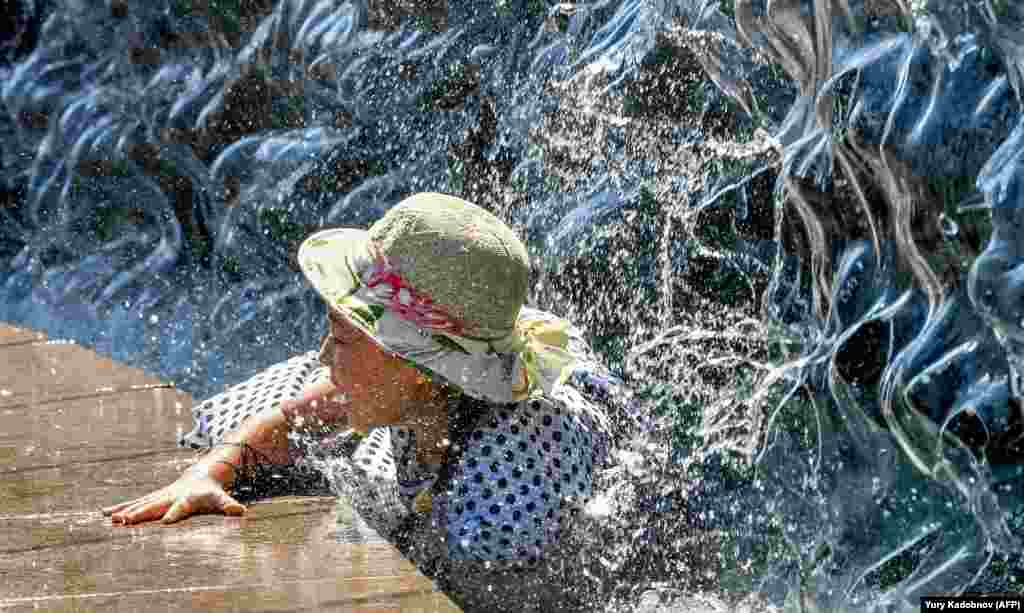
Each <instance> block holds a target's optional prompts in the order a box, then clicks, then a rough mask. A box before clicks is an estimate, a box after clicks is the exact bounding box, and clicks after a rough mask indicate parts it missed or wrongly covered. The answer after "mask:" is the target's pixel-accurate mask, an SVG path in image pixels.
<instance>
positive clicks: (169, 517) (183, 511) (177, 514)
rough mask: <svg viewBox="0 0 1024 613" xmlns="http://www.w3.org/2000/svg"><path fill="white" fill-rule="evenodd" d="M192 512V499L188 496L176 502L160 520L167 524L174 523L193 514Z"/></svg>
mask: <svg viewBox="0 0 1024 613" xmlns="http://www.w3.org/2000/svg"><path fill="white" fill-rule="evenodd" d="M192 513H193V510H192V502H191V500H190V499H188V498H182V499H181V500H179V501H178V502H175V503H174V506H172V507H171V508H170V510H169V511H167V513H166V514H164V517H163V519H161V520H160V521H161V522H163V523H165V524H173V523H174V522H178V521H181V520H183V519H185V518H186V517H188V516H189V515H192Z"/></svg>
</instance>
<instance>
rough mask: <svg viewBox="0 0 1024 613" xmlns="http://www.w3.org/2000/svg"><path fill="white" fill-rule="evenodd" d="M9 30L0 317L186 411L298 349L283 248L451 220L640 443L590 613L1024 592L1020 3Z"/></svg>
mask: <svg viewBox="0 0 1024 613" xmlns="http://www.w3.org/2000/svg"><path fill="white" fill-rule="evenodd" d="M16 6H17V7H18V12H17V14H16V16H15V17H14V18H11V17H8V19H7V23H5V24H4V27H5V28H6V34H5V36H6V38H5V42H4V43H3V47H2V48H0V52H2V53H3V60H2V62H0V87H2V89H0V111H2V112H0V134H2V139H0V143H2V144H0V156H2V158H0V164H2V165H0V187H2V189H3V194H4V195H3V200H0V292H2V296H3V301H2V303H0V320H6V321H10V322H13V323H17V324H20V325H26V326H31V327H33V328H37V329H41V330H45V331H46V332H47V333H48V334H50V335H51V336H62V337H66V338H72V339H75V340H77V341H78V342H81V343H83V344H85V345H87V346H90V347H93V348H96V349H97V350H99V351H100V352H102V353H105V354H107V355H110V356H112V357H114V358H116V359H119V360H123V361H126V362H128V363H130V364H133V365H135V366H139V367H142V368H145V369H147V370H149V371H150V372H153V373H155V374H158V375H160V376H161V377H164V378H165V379H168V380H171V381H174V382H175V383H176V384H177V385H179V386H180V387H182V388H184V389H186V390H188V391H189V392H192V393H193V394H196V395H198V396H203V395H208V394H211V393H214V392H216V391H219V390H220V389H222V388H223V387H224V386H225V385H226V384H230V383H233V382H237V381H239V380H241V379H243V378H245V377H247V376H249V375H251V374H252V373H253V372H255V371H257V370H259V369H261V368H264V367H266V366H267V365H270V364H272V363H275V362H278V361H280V360H282V359H285V358H286V357H288V356H290V355H293V354H295V353H297V352H300V351H306V350H309V348H311V347H313V346H315V344H316V342H317V340H318V339H319V337H320V335H321V333H322V326H323V322H322V310H321V307H320V305H319V303H318V300H317V298H316V296H315V295H314V293H313V292H312V291H311V290H309V289H308V288H307V287H306V285H305V284H304V283H303V281H302V279H301V275H300V274H299V272H298V270H297V267H296V265H295V261H294V252H295V248H296V246H297V245H298V242H299V241H301V239H302V238H303V237H304V236H306V235H308V234H309V233H311V232H312V231H314V230H315V229H317V228H320V227H323V226H334V225H349V224H358V225H365V224H367V223H369V222H371V221H372V220H373V219H375V218H377V217H378V216H379V215H380V214H381V213H382V212H383V211H385V210H387V208H388V207H390V206H392V205H393V204H395V203H396V202H397V201H399V200H400V199H401V198H402V197H404V196H406V195H408V194H411V193H414V192H418V191H425V190H435V191H444V192H449V193H455V194H460V195H463V196H464V197H467V198H469V199H471V200H474V201H476V202H478V203H480V204H482V205H483V206H486V207H488V208H490V209H491V210H493V211H494V212H496V213H497V214H499V215H500V216H502V217H503V218H504V219H506V220H507V221H508V222H509V223H511V224H513V225H514V226H515V227H516V228H517V229H518V230H520V232H521V233H522V234H523V236H524V237H526V238H527V240H528V244H529V248H530V250H531V254H532V256H533V257H534V259H535V267H536V270H537V279H538V283H537V285H536V289H535V295H534V296H533V300H534V301H535V302H537V303H538V304H540V305H543V306H548V307H551V308H553V309H554V310H556V311H558V312H560V313H562V314H565V315H569V316H570V317H571V318H572V319H573V320H574V321H576V322H578V323H579V324H580V325H582V326H584V327H585V328H586V329H587V330H588V332H589V333H590V335H591V337H592V338H593V339H594V342H595V345H596V346H597V348H598V349H599V350H600V352H601V353H602V355H603V356H604V358H605V359H606V361H607V362H608V364H609V366H611V367H612V368H613V369H614V370H615V371H616V372H618V373H619V374H620V375H622V376H623V377H624V378H625V379H626V380H628V381H629V382H630V384H631V386H632V387H633V388H634V389H635V390H636V395H637V402H638V403H639V406H641V407H642V410H643V411H644V415H645V417H647V418H648V419H647V420H646V423H647V424H648V426H647V430H646V431H645V433H644V435H643V436H642V437H641V439H639V440H637V441H636V443H635V445H634V447H633V448H632V449H631V450H629V451H627V452H624V455H623V457H622V460H623V462H622V464H621V466H622V467H624V468H621V469H620V470H619V471H618V472H617V473H615V474H613V475H610V476H609V478H608V483H609V488H610V489H609V491H608V492H607V493H606V495H605V496H603V497H601V498H599V500H598V501H597V503H595V504H594V505H592V506H591V508H590V513H591V514H592V515H593V516H594V517H595V518H597V519H596V521H598V523H599V524H600V531H601V532H600V534H599V537H595V541H594V542H593V543H590V546H589V547H588V546H587V544H583V545H582V546H581V555H582V556H583V557H584V558H585V559H587V560H589V562H590V563H591V564H592V566H593V568H594V571H595V572H594V573H588V574H586V575H581V576H580V583H581V585H584V586H585V585H586V584H588V582H591V583H594V586H593V591H594V594H595V595H598V594H599V595H600V600H597V599H596V598H597V597H596V596H595V608H599V607H598V604H597V603H598V602H599V603H601V606H607V607H608V608H609V609H614V608H616V607H618V608H622V609H624V610H630V609H631V608H632V607H633V606H634V605H635V603H637V602H639V599H640V598H641V597H642V595H643V594H645V593H648V594H649V593H652V592H653V593H656V594H658V595H659V597H661V598H664V599H666V600H668V601H671V600H672V598H673V594H678V593H681V592H685V591H687V590H713V591H715V592H718V593H720V594H722V595H723V597H726V598H730V599H741V598H744V597H746V596H749V595H751V594H758V595H761V596H762V597H764V598H766V599H767V600H768V601H769V602H771V603H773V604H775V605H777V606H785V607H788V608H792V609H793V610H801V609H803V610H917V607H918V604H917V597H918V596H920V595H926V594H933V593H939V592H942V593H948V592H954V593H955V592H960V591H963V590H984V591H993V590H1000V591H1015V592H1018V593H1019V592H1020V591H1021V590H1022V589H1024V588H1022V586H1024V563H1022V561H1021V558H1020V555H1019V552H1020V551H1021V545H1022V542H1021V538H1022V534H1024V509H1022V501H1024V498H1022V495H1021V488H1022V487H1024V469H1022V466H1024V465H1022V459H1024V442H1022V441H1024V415H1022V404H1021V403H1022V400H1024V380H1022V377H1024V260H1022V256H1024V234H1022V233H1024V185H1022V181H1024V159H1022V157H1024V115H1022V113H1021V95H1022V89H1024V38H1022V37H1021V34H1020V32H1021V31H1022V29H1024V8H1022V6H1021V5H1020V3H1018V2H1014V1H1011V0H996V1H994V2H990V1H988V0H985V1H981V2H931V3H928V4H925V3H918V2H913V3H911V4H910V5H907V6H905V7H901V6H900V5H898V4H896V3H893V4H892V5H889V4H887V3H884V2H863V3H862V2H850V3H844V2H840V1H836V2H832V3H829V2H826V1H818V2H802V3H801V2H798V1H791V2H780V3H775V4H773V5H771V6H765V5H763V4H761V3H757V2H749V1H744V2H736V3H735V4H734V3H733V2H732V1H731V0H723V1H722V2H719V1H704V2H698V1H695V0H678V1H675V2H667V1H666V2H654V1H650V2H648V1H637V0H626V1H623V2H617V1H613V0H610V1H605V2H590V3H578V4H571V3H563V4H557V5H555V4H548V3H546V2H544V1H543V0H528V1H526V2H522V1H515V0H504V1H499V2H495V1H494V0H486V1H484V0H481V1H478V2H455V1H452V2H450V3H449V4H447V5H445V4H443V3H434V4H423V3H419V4H413V3H398V4H385V3H373V4H370V5H367V4H365V3H358V2H340V1H337V2H328V1H322V2H313V1H304V0H281V1H280V2H278V3H271V2H264V3H261V2H243V1H241V0H237V1H234V2H220V1H218V0H211V1H210V2H208V3H199V2H191V1H190V0H175V1H173V2H167V1H161V0H147V1H145V2H142V1H139V2H134V1H132V0H110V1H90V0H80V1H73V0H63V1H61V0H48V1H42V0H39V1H37V2H32V1H30V0H21V2H20V3H16ZM755 50H756V51H755ZM594 577H600V579H595V578H594Z"/></svg>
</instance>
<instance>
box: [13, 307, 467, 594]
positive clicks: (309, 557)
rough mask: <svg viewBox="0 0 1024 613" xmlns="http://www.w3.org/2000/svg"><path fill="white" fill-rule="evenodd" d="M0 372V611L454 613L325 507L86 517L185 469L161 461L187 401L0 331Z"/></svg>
mask: <svg viewBox="0 0 1024 613" xmlns="http://www.w3.org/2000/svg"><path fill="white" fill-rule="evenodd" d="M12 339H14V340H18V339H20V341H25V342H13V341H12ZM8 341H12V342H8ZM5 343H6V344H5ZM0 365H2V366H0V390H7V392H8V393H7V394H6V395H3V394H2V392H0V403H2V404H0V610H4V611H7V610H11V611H29V610H32V611H39V610H51V611H139V610H145V611H147V612H148V613H153V612H157V611H182V610H195V611H232V610H237V611H309V610H315V611H374V612H380V611H425V612H431V613H433V612H442V611H443V612H448V611H457V610H458V609H457V608H456V607H455V606H454V605H453V604H452V603H451V602H450V601H449V600H448V599H447V598H446V597H445V596H444V595H443V594H440V593H438V592H436V591H435V590H434V589H433V585H432V583H431V581H430V580H429V579H427V578H426V577H424V576H423V575H421V574H420V573H418V572H417V571H416V569H415V568H414V567H413V566H412V565H411V564H410V563H409V562H408V561H407V560H405V559H404V558H403V557H402V556H401V554H400V553H398V551H397V550H395V549H394V548H393V547H392V546H391V545H389V544H388V543H387V542H386V541H384V540H383V539H381V538H380V537H379V536H378V535H377V534H375V533H374V532H373V531H372V530H370V529H369V528H367V527H366V526H365V525H364V524H362V523H361V522H358V520H357V524H358V525H348V526H346V525H345V524H344V521H345V520H344V519H343V518H346V517H349V516H351V511H350V510H341V509H340V507H339V503H338V501H337V500H335V499H333V498H323V497H289V498H281V499H274V500H271V501H263V502H260V503H255V504H251V505H250V506H249V510H248V512H247V513H246V515H245V516H243V517H223V516H213V515H211V516H200V517H195V518H191V519H189V520H186V521H184V522H182V523H180V524H176V525H173V526H163V525H161V524H158V523H155V524H154V523H150V524H143V525H141V526H134V527H128V528H126V527H120V526H117V527H115V526H111V525H110V523H109V520H108V519H106V518H104V517H102V516H101V515H100V513H99V509H100V508H101V507H102V506H105V505H109V504H113V503H115V502H118V501H120V500H125V499H129V498H132V497H135V496H138V495H141V494H145V493H147V492H150V491H152V490H154V489H156V488H158V487H160V486H162V485H165V484H167V483H169V482H170V481H171V480H172V479H173V478H175V477H176V476H177V475H178V474H180V472H181V471H182V470H183V469H184V468H185V467H186V466H188V465H189V464H190V463H191V462H192V461H193V459H194V457H195V456H194V454H193V452H190V451H186V450H180V449H177V448H176V447H175V446H174V440H175V438H176V436H177V434H178V433H179V432H180V431H181V430H182V429H187V428H190V427H191V414H190V411H189V409H190V407H191V404H192V399H191V398H190V397H189V396H188V395H187V394H184V393H183V392H181V391H180V390H176V389H173V388H168V387H164V386H162V384H161V382H159V381H157V380H155V379H153V378H152V377H149V376H147V375H146V374H145V373H142V372H141V371H138V370H137V369H131V368H127V367H125V366H123V365H119V364H115V363H113V362H111V361H110V360H106V359H104V358H100V357H98V356H95V355H93V354H92V353H91V352H89V351H87V350H85V349H83V348H81V347H78V346H76V345H73V344H60V343H50V344H48V343H46V342H45V340H41V339H40V338H39V337H38V335H35V334H34V333H31V332H27V331H24V330H16V329H11V328H6V329H5V328H4V326H3V325H0ZM133 386H134V387H133ZM140 386H141V387H140ZM108 388H113V389H108ZM97 390H99V392H97ZM342 511H344V512H342ZM340 522H341V523H340Z"/></svg>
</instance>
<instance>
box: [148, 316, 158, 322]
mask: <svg viewBox="0 0 1024 613" xmlns="http://www.w3.org/2000/svg"><path fill="white" fill-rule="evenodd" d="M149 323H151V324H158V323H160V318H159V317H157V316H156V315H150V316H149Z"/></svg>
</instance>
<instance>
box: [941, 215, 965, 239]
mask: <svg viewBox="0 0 1024 613" xmlns="http://www.w3.org/2000/svg"><path fill="white" fill-rule="evenodd" d="M939 228H940V229H941V230H942V235H943V236H945V237H946V238H947V239H954V238H956V237H957V236H959V234H960V226H958V225H957V223H956V222H955V221H953V220H952V219H950V218H949V217H947V216H946V214H945V213H941V214H940V215H939Z"/></svg>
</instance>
